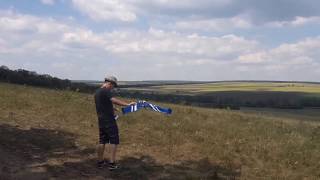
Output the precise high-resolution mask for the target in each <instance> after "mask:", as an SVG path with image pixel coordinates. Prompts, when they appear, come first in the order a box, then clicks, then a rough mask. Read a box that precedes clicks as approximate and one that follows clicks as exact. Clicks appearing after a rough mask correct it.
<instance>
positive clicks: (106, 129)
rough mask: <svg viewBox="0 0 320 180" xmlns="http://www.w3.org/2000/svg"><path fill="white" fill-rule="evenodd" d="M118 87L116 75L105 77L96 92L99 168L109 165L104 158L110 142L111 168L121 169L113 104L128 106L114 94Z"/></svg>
mask: <svg viewBox="0 0 320 180" xmlns="http://www.w3.org/2000/svg"><path fill="white" fill-rule="evenodd" d="M115 87H117V79H116V78H115V77H114V76H109V77H106V78H105V81H104V83H103V84H102V86H101V87H100V88H99V89H98V90H97V91H96V92H95V95H94V100H95V104H96V110H97V115H98V122H99V145H98V146H97V155H98V162H97V166H98V168H103V166H104V165H107V161H106V160H105V159H104V150H105V145H106V144H110V151H111V152H110V153H111V154H110V161H109V170H114V169H119V166H118V165H117V164H116V152H117V145H118V144H119V132H118V125H117V122H116V120H115V115H114V108H113V104H117V105H120V106H128V105H131V104H134V102H132V103H126V102H124V101H121V100H119V99H117V98H115V97H113V96H112V92H111V90H112V89H113V88H115Z"/></svg>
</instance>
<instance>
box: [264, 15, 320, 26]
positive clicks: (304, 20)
mask: <svg viewBox="0 0 320 180" xmlns="http://www.w3.org/2000/svg"><path fill="white" fill-rule="evenodd" d="M308 24H320V16H311V17H301V16H297V17H295V18H294V19H293V20H291V21H272V22H268V23H266V24H265V25H266V26H267V27H280V28H281V27H288V26H289V27H299V26H305V25H308Z"/></svg>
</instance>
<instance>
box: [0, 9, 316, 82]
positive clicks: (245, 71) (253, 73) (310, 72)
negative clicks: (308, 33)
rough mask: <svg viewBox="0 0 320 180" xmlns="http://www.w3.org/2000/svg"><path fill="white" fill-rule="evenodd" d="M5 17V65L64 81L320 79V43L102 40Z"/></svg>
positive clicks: (112, 36)
mask: <svg viewBox="0 0 320 180" xmlns="http://www.w3.org/2000/svg"><path fill="white" fill-rule="evenodd" d="M0 14H1V17H0V34H1V37H0V62H1V63H2V64H4V65H8V66H10V67H20V68H27V69H30V70H35V71H37V72H39V73H47V74H52V75H57V76H59V77H62V78H71V79H99V77H103V76H104V75H105V74H106V73H109V74H115V75H116V76H119V78H120V79H123V80H144V79H185V80H230V79H272V80H318V81H319V77H320V74H319V73H320V72H319V70H318V69H319V68H320V65H319V64H320V62H319V59H320V51H318V49H319V48H320V37H316V38H307V39H304V40H302V41H298V42H296V43H291V44H282V45H279V46H278V47H276V48H272V49H266V48H262V47H261V45H260V43H259V42H257V41H254V40H249V39H246V38H244V37H241V36H237V35H234V34H230V35H224V36H209V35H207V36H204V35H199V34H196V33H194V34H185V33H179V32H176V31H165V30H161V29H156V28H150V29H148V30H147V31H139V30H121V31H116V30H115V31H105V32H102V33H97V32H95V31H93V30H90V29H88V28H85V27H81V26H79V25H76V24H69V23H67V22H61V21H58V20H55V19H52V18H40V17H36V16H31V15H24V14H18V13H15V12H12V11H8V12H0ZM141 70H143V71H141ZM164 72H165V73H164ZM133 74H134V76H132V75H133ZM146 74H148V76H147V77H146V76H145V75H146Z"/></svg>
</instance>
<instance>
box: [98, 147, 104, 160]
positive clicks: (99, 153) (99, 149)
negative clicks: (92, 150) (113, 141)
mask: <svg viewBox="0 0 320 180" xmlns="http://www.w3.org/2000/svg"><path fill="white" fill-rule="evenodd" d="M104 149H105V144H98V145H97V155H98V161H103V160H104V157H103V154H104Z"/></svg>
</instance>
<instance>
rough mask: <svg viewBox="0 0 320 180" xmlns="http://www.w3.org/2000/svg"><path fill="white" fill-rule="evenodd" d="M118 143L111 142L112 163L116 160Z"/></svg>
mask: <svg viewBox="0 0 320 180" xmlns="http://www.w3.org/2000/svg"><path fill="white" fill-rule="evenodd" d="M116 155H117V145H116V144H110V163H114V162H116Z"/></svg>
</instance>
